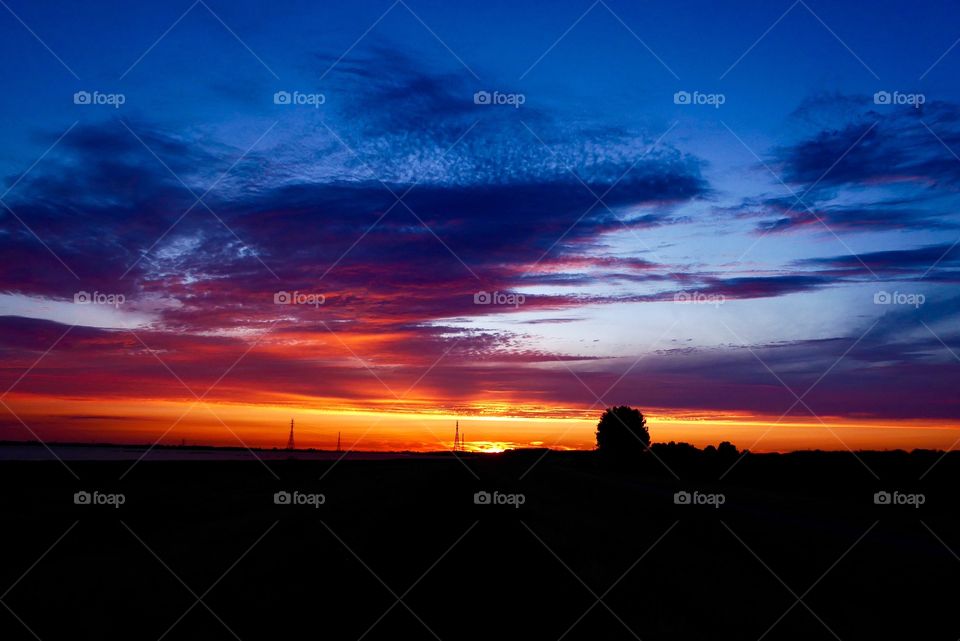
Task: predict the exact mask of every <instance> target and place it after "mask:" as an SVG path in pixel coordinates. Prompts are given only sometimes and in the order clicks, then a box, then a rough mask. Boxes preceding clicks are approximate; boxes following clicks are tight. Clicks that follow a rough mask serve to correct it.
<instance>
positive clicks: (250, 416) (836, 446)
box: [0, 394, 960, 453]
mask: <svg viewBox="0 0 960 641" xmlns="http://www.w3.org/2000/svg"><path fill="white" fill-rule="evenodd" d="M312 400H313V401H314V402H316V399H312ZM5 402H6V403H7V404H8V405H9V406H10V409H11V410H12V411H13V412H15V413H16V416H17V417H19V418H20V419H22V420H23V421H24V422H25V423H26V424H27V425H29V426H30V428H31V429H32V430H33V431H34V432H35V433H36V434H37V435H38V436H39V437H40V438H41V439H43V440H44V441H67V442H84V443H89V442H104V443H105V442H115V443H131V444H133V443H138V444H139V443H154V442H159V443H162V444H166V445H177V444H181V443H187V444H191V445H219V446H243V445H246V446H249V447H262V448H274V447H276V448H282V447H284V446H285V444H286V437H287V431H288V429H289V421H290V418H291V417H293V418H295V419H296V441H297V446H298V447H299V448H316V449H334V447H335V445H336V438H337V433H338V432H340V433H342V443H343V448H344V449H353V450H366V451H389V450H394V451H402V450H408V451H439V450H448V449H451V448H452V447H453V425H454V422H455V421H460V427H461V430H463V431H464V432H465V434H466V441H465V449H466V450H467V451H473V452H490V453H492V452H501V451H504V450H507V449H512V448H518V447H549V448H554V449H592V448H593V446H594V442H595V441H594V430H595V427H596V422H597V420H598V418H599V415H600V411H601V410H579V409H571V410H569V412H568V413H567V415H566V416H556V415H552V416H538V415H537V412H538V410H539V409H540V408H538V407H537V406H526V407H524V406H522V405H521V406H517V405H514V406H512V408H511V409H513V411H514V413H515V415H513V416H508V415H504V411H505V410H506V409H507V407H506V406H505V405H503V404H501V403H499V402H498V403H494V404H489V405H483V404H477V405H470V404H466V405H464V407H463V409H462V411H458V412H457V413H452V412H448V411H447V412H444V411H440V410H437V411H432V412H431V411H422V410H424V409H428V407H425V405H426V404H425V403H424V402H423V401H417V402H416V403H414V404H413V406H414V407H416V409H415V410H414V411H389V410H390V409H392V408H395V407H396V404H393V405H392V406H391V404H389V403H387V402H384V403H383V406H382V408H379V409H377V410H360V409H356V408H344V407H340V408H324V409H319V408H316V407H304V406H296V405H293V404H290V405H286V404H281V405H263V404H256V405H254V404H242V403H224V402H208V403H198V404H195V405H194V404H193V403H192V402H185V401H158V400H131V399H122V400H121V399H118V400H113V401H103V400H88V399H61V398H53V397H42V396H32V395H17V394H11V395H10V396H9V397H7V399H5ZM0 409H2V408H0ZM554 411H556V409H554ZM4 414H5V418H4V420H5V421H6V424H7V425H8V426H9V428H10V429H8V430H7V434H8V436H7V437H6V438H8V439H10V440H31V439H32V438H33V437H32V435H31V434H30V432H29V431H28V430H27V429H26V428H24V427H23V426H22V425H21V424H20V423H19V421H18V420H17V419H16V418H15V417H13V416H11V415H10V413H9V412H7V411H4ZM646 416H647V419H648V428H649V429H650V433H651V438H652V440H653V441H654V442H667V441H686V442H688V443H691V444H693V445H696V446H698V447H704V446H706V445H709V444H714V445H715V444H717V443H719V442H720V441H724V440H726V441H730V442H732V443H733V444H734V445H736V446H737V447H739V448H741V449H743V448H746V449H750V450H752V451H756V452H767V451H790V450H798V449H824V450H845V449H848V448H849V449H853V450H857V449H898V448H900V449H907V450H910V449H914V448H929V449H949V448H951V447H952V446H953V445H954V444H955V442H956V440H957V439H958V438H960V429H958V427H960V426H958V425H957V424H956V423H953V422H950V421H936V420H902V421H899V422H897V421H891V420H872V419H851V418H837V417H832V418H827V417H823V418H822V420H823V423H820V422H819V421H817V420H816V419H814V418H812V417H811V418H810V419H803V418H788V419H782V420H779V421H778V420H777V419H778V417H760V416H751V415H746V414H744V415H738V416H730V415H725V416H724V415H718V414H714V413H707V412H700V413H691V412H682V413H681V412H676V411H668V410H656V409H653V410H650V411H649V412H647V413H646Z"/></svg>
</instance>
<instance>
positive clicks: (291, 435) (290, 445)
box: [287, 418, 295, 450]
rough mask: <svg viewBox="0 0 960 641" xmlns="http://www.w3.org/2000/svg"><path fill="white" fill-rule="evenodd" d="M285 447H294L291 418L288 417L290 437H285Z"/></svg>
mask: <svg viewBox="0 0 960 641" xmlns="http://www.w3.org/2000/svg"><path fill="white" fill-rule="evenodd" d="M287 449H288V450H292V449H295V448H294V446H293V419H292V418H291V419H290V438H288V439H287Z"/></svg>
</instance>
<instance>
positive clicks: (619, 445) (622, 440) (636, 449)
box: [597, 405, 650, 459]
mask: <svg viewBox="0 0 960 641" xmlns="http://www.w3.org/2000/svg"><path fill="white" fill-rule="evenodd" d="M649 447H650V432H648V431H647V419H646V418H644V416H643V414H642V413H641V412H640V410H637V409H634V408H632V407H628V406H626V405H620V406H618V407H610V408H607V409H606V410H605V411H604V412H603V415H602V416H601V417H600V422H599V423H597V450H598V451H599V452H600V453H601V454H602V455H604V456H605V457H609V458H614V459H625V458H633V457H635V456H639V455H640V454H642V453H643V452H645V451H646V450H647V449H649Z"/></svg>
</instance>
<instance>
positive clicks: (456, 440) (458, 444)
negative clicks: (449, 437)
mask: <svg viewBox="0 0 960 641" xmlns="http://www.w3.org/2000/svg"><path fill="white" fill-rule="evenodd" d="M453 451H454V452H462V451H463V437H461V436H460V421H457V428H456V431H455V432H454V434H453Z"/></svg>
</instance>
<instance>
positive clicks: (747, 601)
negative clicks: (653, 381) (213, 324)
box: [0, 448, 960, 641]
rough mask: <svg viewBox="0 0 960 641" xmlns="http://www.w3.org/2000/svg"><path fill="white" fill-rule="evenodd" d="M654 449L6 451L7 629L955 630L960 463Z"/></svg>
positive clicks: (213, 632) (649, 633)
mask: <svg viewBox="0 0 960 641" xmlns="http://www.w3.org/2000/svg"><path fill="white" fill-rule="evenodd" d="M654 452H658V450H657V449H656V448H655V449H654ZM658 456H660V458H661V459H662V460H658V459H657V458H656V457H654V456H653V455H651V454H648V455H646V456H644V457H643V458H642V460H641V463H640V464H638V465H633V466H625V467H617V468H614V469H611V468H610V467H608V466H605V465H604V464H602V462H601V461H600V460H599V459H598V457H597V456H595V455H593V454H592V453H586V452H567V453H561V452H550V453H547V454H546V455H545V456H544V453H543V452H542V451H532V452H519V453H517V452H514V453H505V454H502V455H487V456H466V457H461V458H454V457H453V456H448V457H446V458H435V459H427V460H380V461H354V460H344V461H341V462H339V463H334V462H329V461H319V462H318V461H297V460H289V461H269V462H268V465H269V467H270V470H272V474H271V472H270V471H268V470H267V469H266V468H265V467H264V465H262V464H261V463H260V462H257V461H253V460H251V461H250V462H229V461H223V462H171V461H164V462H150V461H144V462H142V463H140V464H139V465H137V466H136V467H135V468H134V469H133V470H132V471H131V472H130V473H129V474H128V475H127V476H126V477H125V478H124V479H123V480H122V481H119V480H118V479H119V477H120V476H121V475H122V474H123V473H124V472H125V471H127V469H128V468H129V467H130V464H129V462H71V464H70V467H71V468H72V469H73V470H74V471H75V472H76V473H77V475H78V476H79V477H80V480H76V479H74V478H73V477H72V476H71V475H70V474H69V473H68V472H67V470H65V469H64V468H63V467H62V466H61V465H60V464H59V463H57V462H55V461H51V462H7V463H3V464H0V482H2V483H3V487H4V488H5V491H4V492H3V494H2V498H0V508H2V511H0V513H2V515H3V516H2V518H3V523H2V528H0V531H2V532H3V534H2V537H3V550H4V552H5V557H6V561H5V562H4V563H3V564H2V566H0V591H6V590H7V589H8V587H10V586H12V588H11V589H10V590H9V591H8V592H7V594H5V595H4V596H3V599H2V600H3V602H4V603H5V604H6V605H7V606H8V607H9V610H8V609H6V608H0V630H2V634H0V636H2V638H4V639H5V640H6V639H8V640H11V641H12V640H14V639H33V638H34V636H33V634H36V636H37V637H39V638H41V639H43V640H44V641H46V640H48V639H59V638H98V639H108V638H118V639H120V638H122V639H131V638H138V639H141V638H143V639H158V638H160V637H161V636H163V638H164V639H197V638H204V639H219V638H223V639H233V638H240V639H243V640H244V641H247V640H249V639H283V638H293V637H295V636H302V635H303V634H305V633H307V634H310V635H311V636H319V637H322V638H330V639H358V638H361V637H362V638H365V639H391V640H395V639H397V638H402V639H408V638H410V639H434V638H440V639H443V640H447V639H490V638H496V637H503V638H529V639H559V638H561V637H562V638H565V639H634V638H637V637H639V638H641V639H644V640H645V641H646V640H648V639H691V638H711V637H712V638H742V639H749V640H755V639H757V638H759V637H761V635H764V634H765V635H766V636H764V638H765V639H819V638H823V639H834V638H837V637H839V638H841V639H844V641H847V640H850V639H888V638H956V637H957V636H960V624H958V623H956V620H955V617H953V615H952V610H953V607H952V606H953V605H954V603H955V599H956V591H955V586H956V585H957V579H958V577H960V560H958V559H957V558H956V557H955V555H954V554H953V553H952V552H951V551H950V550H949V549H948V547H949V548H952V550H953V551H960V518H958V511H957V498H956V491H955V488H956V487H957V480H958V475H960V456H958V455H953V454H951V455H948V456H946V457H945V458H943V459H942V460H940V461H939V463H936V461H937V460H938V458H939V454H938V453H933V452H916V453H913V454H906V453H902V452H889V453H858V457H859V458H858V457H855V456H853V455H852V454H850V453H848V452H837V453H827V452H810V453H794V454H789V455H757V454H751V455H748V456H746V457H745V458H743V459H742V460H740V461H739V462H738V463H737V464H736V465H735V466H734V467H733V468H732V470H730V465H731V463H733V462H734V461H735V460H736V459H733V460H730V459H729V458H728V457H722V456H721V457H717V456H713V457H705V456H704V455H703V454H690V453H689V452H683V451H670V450H668V449H662V448H661V449H659V452H658ZM935 463H936V465H934V464H935ZM931 466H932V470H931V471H929V472H928V470H930V468H931ZM728 470H729V472H728ZM274 474H275V475H276V476H277V477H278V478H279V480H278V478H274V476H273V475H274ZM874 474H876V476H878V477H879V480H878V479H877V478H875V477H874ZM675 475H676V476H675ZM924 475H925V476H924ZM721 476H723V478H722V479H721V478H720V477H721ZM921 476H923V479H922V480H920V477H921ZM677 477H679V478H677ZM78 491H86V492H90V493H93V492H99V493H100V496H101V497H102V496H108V495H110V494H122V495H123V497H124V499H123V504H122V505H121V506H120V507H113V506H112V505H110V504H102V505H96V504H92V503H91V504H85V505H84V504H81V505H77V504H75V503H74V494H75V493H76V492H78ZM278 492H279V493H283V492H287V493H289V495H290V497H291V501H290V502H289V503H285V502H284V500H285V499H284V498H282V497H283V496H284V495H283V494H281V495H280V496H281V498H279V499H276V498H275V496H276V495H277V493H278ZM883 492H886V493H887V494H888V495H889V496H890V497H891V498H890V501H889V502H885V499H884V498H883V497H884V496H885V495H884V494H882V493H883ZM877 493H881V494H879V495H878V494H877ZM319 494H322V495H323V503H322V504H321V505H319V506H315V505H314V504H313V503H310V502H303V503H302V504H300V505H297V504H295V503H296V502H297V500H304V501H306V499H303V497H305V496H311V495H319ZM521 495H522V499H520V498H518V497H519V496H521ZM720 496H722V500H719V499H718V498H717V497H720ZM911 496H913V497H916V496H922V497H923V501H922V505H920V506H919V507H916V506H915V504H916V502H917V501H916V500H914V502H913V503H912V504H911V503H909V502H906V501H907V498H904V497H911ZM297 497H299V499H298V498H297ZM684 497H689V498H684ZM711 497H712V500H711ZM877 497H879V498H877ZM277 500H279V501H280V503H279V504H278V503H277V502H276V501H277ZM876 501H879V503H877V502H876ZM314 503H315V502H314ZM898 503H899V504H898ZM64 532H67V534H66V535H65V536H63V538H62V539H60V540H59V542H57V541H58V538H59V537H61V535H63V534H64ZM51 546H52V548H51ZM48 550H49V551H48ZM45 552H46V554H45ZM37 559H40V560H39V562H37V563H36V565H33V564H34V562H35V561H37ZM31 565H33V567H32V569H31ZM24 573H26V574H24ZM198 597H201V598H202V602H200V603H198V602H197V599H198ZM798 597H800V598H802V600H801V601H799V602H798ZM598 598H599V599H600V601H598ZM398 599H399V600H398ZM14 613H15V614H14ZM181 617H182V618H181ZM18 618H19V620H18ZM27 627H29V628H30V629H31V630H32V631H33V632H32V633H31V632H30V631H28V630H27Z"/></svg>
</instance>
